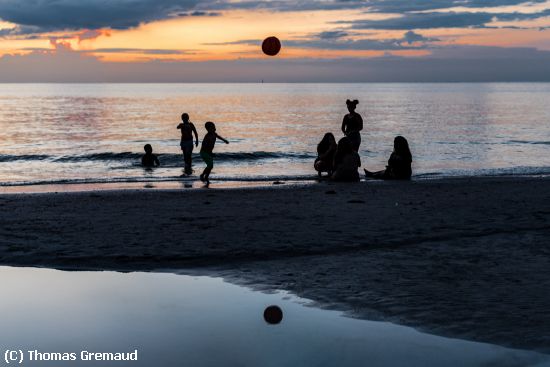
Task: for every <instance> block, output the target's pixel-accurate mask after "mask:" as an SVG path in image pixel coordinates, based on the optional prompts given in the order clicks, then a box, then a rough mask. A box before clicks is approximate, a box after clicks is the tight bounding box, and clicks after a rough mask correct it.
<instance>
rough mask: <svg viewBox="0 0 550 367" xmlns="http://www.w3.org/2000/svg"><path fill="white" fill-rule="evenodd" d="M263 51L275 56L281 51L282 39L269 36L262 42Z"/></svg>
mask: <svg viewBox="0 0 550 367" xmlns="http://www.w3.org/2000/svg"><path fill="white" fill-rule="evenodd" d="M262 51H263V52H264V54H266V55H268V56H275V55H277V54H278V53H279V51H281V41H279V39H278V38H277V37H274V36H272V37H267V38H266V39H265V40H264V41H263V42H262Z"/></svg>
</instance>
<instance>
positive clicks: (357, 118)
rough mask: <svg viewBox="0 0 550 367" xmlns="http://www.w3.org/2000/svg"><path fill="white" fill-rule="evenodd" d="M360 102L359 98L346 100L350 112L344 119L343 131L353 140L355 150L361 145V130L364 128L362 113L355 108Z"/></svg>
mask: <svg viewBox="0 0 550 367" xmlns="http://www.w3.org/2000/svg"><path fill="white" fill-rule="evenodd" d="M358 104H359V101H358V100H353V101H350V100H349V99H348V100H346V105H347V106H348V111H349V113H348V114H347V115H346V116H344V119H343V120H342V132H343V133H344V135H345V136H347V137H348V138H349V140H350V141H351V145H352V147H353V150H355V151H356V152H358V151H359V145H361V132H360V131H361V130H363V118H362V117H361V115H360V114H358V113H357V112H355V108H356V107H357V105H358Z"/></svg>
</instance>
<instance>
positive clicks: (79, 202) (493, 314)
mask: <svg viewBox="0 0 550 367" xmlns="http://www.w3.org/2000/svg"><path fill="white" fill-rule="evenodd" d="M213 186H214V187H215V185H213ZM0 209H2V210H1V211H0V264H1V265H16V266H18V265H25V266H44V267H55V268H61V269H110V270H121V271H131V270H163V271H166V270H169V271H176V272H200V273H204V274H211V275H221V276H224V277H226V279H228V280H230V281H232V282H235V283H239V284H246V285H249V286H251V287H253V288H257V289H265V290H269V289H276V288H280V289H287V290H290V291H292V292H294V293H296V294H297V295H299V296H301V297H305V298H309V299H312V300H314V301H316V302H317V303H318V304H319V305H321V306H322V307H326V308H334V309H341V310H346V311H348V312H349V313H350V314H351V315H353V316H356V317H364V318H369V319H375V320H388V321H393V322H396V323H400V324H405V325H411V326H414V327H417V328H418V329H420V330H423V331H427V332H432V333H436V334H439V335H446V336H453V337H460V338H465V339H470V340H477V341H484V342H490V343H495V344H500V345H505V346H511V347H517V348H525V349H535V350H539V351H544V352H550V318H548V317H547V309H548V305H550V277H549V276H548V270H549V269H550V179H548V178H511V177H508V178H471V179H468V178H463V179H447V180H433V181H416V182H363V183H359V184H328V183H326V184H325V183H322V184H317V185H310V186H307V187H285V185H278V186H276V187H273V188H270V189H230V190H216V189H215V188H212V189H209V190H197V189H189V190H185V189H182V190H174V191H156V190H125V191H97V192H84V193H59V194H55V193H50V194H6V195H0Z"/></svg>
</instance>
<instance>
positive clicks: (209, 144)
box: [200, 121, 229, 184]
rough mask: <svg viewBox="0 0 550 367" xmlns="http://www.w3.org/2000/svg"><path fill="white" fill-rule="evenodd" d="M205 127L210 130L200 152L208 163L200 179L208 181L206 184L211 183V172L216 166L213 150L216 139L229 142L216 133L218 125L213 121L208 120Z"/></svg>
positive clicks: (203, 140)
mask: <svg viewBox="0 0 550 367" xmlns="http://www.w3.org/2000/svg"><path fill="white" fill-rule="evenodd" d="M204 127H205V128H206V131H208V133H207V134H206V135H205V136H204V139H202V144H201V153H200V154H201V158H202V159H203V161H204V163H206V168H205V169H204V171H203V172H202V173H201V176H200V179H201V181H203V182H206V184H209V183H210V180H209V176H210V172H211V171H212V168H213V167H214V154H213V153H212V151H213V150H214V145H215V144H216V139H220V140H221V141H223V142H224V143H225V144H229V142H228V141H227V140H225V139H224V138H222V137H221V136H219V135H218V134H216V125H214V123H213V122H212V121H208V122H207V123H205V124H204Z"/></svg>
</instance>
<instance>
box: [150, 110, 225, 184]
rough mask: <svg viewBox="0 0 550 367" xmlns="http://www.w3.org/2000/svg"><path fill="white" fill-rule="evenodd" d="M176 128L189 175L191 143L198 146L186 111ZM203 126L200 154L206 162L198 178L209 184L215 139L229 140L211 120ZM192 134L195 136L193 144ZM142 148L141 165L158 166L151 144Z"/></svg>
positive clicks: (194, 130)
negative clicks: (218, 132) (217, 129)
mask: <svg viewBox="0 0 550 367" xmlns="http://www.w3.org/2000/svg"><path fill="white" fill-rule="evenodd" d="M176 128H177V129H178V130H180V131H181V140H180V148H181V151H182V153H183V161H184V164H185V169H184V171H185V174H186V175H190V174H192V173H193V170H192V169H191V167H192V159H193V158H192V157H193V145H194V146H195V147H198V146H199V135H198V134H197V129H196V128H195V125H194V124H193V123H192V122H191V121H189V114H187V113H183V114H182V115H181V123H180V124H179V125H178V126H176ZM204 128H205V129H206V131H207V132H206V135H205V136H204V138H203V139H202V144H201V150H200V156H201V158H202V160H203V161H204V163H206V168H205V169H204V171H203V172H202V173H201V175H200V180H201V181H203V182H205V183H206V184H209V183H210V172H212V168H214V153H213V151H214V145H215V144H216V140H218V139H220V140H221V141H223V142H224V143H225V144H229V142H228V141H227V140H226V139H224V138H222V137H221V136H220V135H218V134H217V133H216V125H215V124H214V123H213V122H212V121H208V122H206V123H205V124H204ZM193 135H194V136H195V142H194V144H193ZM143 149H144V150H145V154H144V155H143V157H142V158H141V165H142V166H144V167H156V166H159V165H160V161H159V159H158V157H157V156H156V155H155V154H153V148H152V147H151V145H150V144H146V145H145V146H144V147H143Z"/></svg>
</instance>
